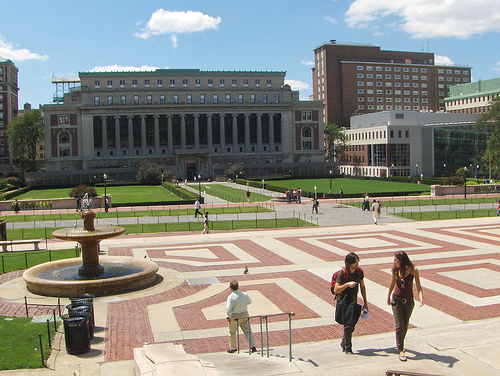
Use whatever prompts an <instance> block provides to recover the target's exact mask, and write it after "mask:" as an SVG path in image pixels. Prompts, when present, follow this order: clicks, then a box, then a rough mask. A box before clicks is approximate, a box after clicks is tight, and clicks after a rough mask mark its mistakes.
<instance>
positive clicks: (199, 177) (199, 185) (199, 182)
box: [198, 175, 201, 200]
mask: <svg viewBox="0 0 500 376" xmlns="http://www.w3.org/2000/svg"><path fill="white" fill-rule="evenodd" d="M198 193H199V197H200V200H201V175H198Z"/></svg>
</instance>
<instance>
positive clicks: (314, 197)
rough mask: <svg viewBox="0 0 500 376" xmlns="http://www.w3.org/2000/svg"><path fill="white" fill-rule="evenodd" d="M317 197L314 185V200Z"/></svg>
mask: <svg viewBox="0 0 500 376" xmlns="http://www.w3.org/2000/svg"><path fill="white" fill-rule="evenodd" d="M317 198H318V195H317V194H316V186H314V199H315V200H316V199H317Z"/></svg>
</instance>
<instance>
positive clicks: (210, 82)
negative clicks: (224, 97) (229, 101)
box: [208, 79, 214, 87]
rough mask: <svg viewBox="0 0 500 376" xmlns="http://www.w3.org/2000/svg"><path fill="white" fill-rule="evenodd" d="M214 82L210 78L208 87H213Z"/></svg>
mask: <svg viewBox="0 0 500 376" xmlns="http://www.w3.org/2000/svg"><path fill="white" fill-rule="evenodd" d="M213 84H214V80H211V79H209V80H208V87H212V86H213Z"/></svg>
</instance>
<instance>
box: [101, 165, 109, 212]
mask: <svg viewBox="0 0 500 376" xmlns="http://www.w3.org/2000/svg"><path fill="white" fill-rule="evenodd" d="M102 177H103V179H104V211H105V212H106V213H107V212H108V209H109V205H108V195H107V194H106V181H107V180H108V175H107V174H104V175H102Z"/></svg>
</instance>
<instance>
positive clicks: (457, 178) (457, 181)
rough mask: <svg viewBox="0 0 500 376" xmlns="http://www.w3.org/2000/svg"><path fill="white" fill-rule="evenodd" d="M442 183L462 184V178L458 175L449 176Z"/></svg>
mask: <svg viewBox="0 0 500 376" xmlns="http://www.w3.org/2000/svg"><path fill="white" fill-rule="evenodd" d="M444 185H464V179H462V178H461V177H460V176H451V177H449V178H447V179H446V180H445V181H444Z"/></svg>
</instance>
